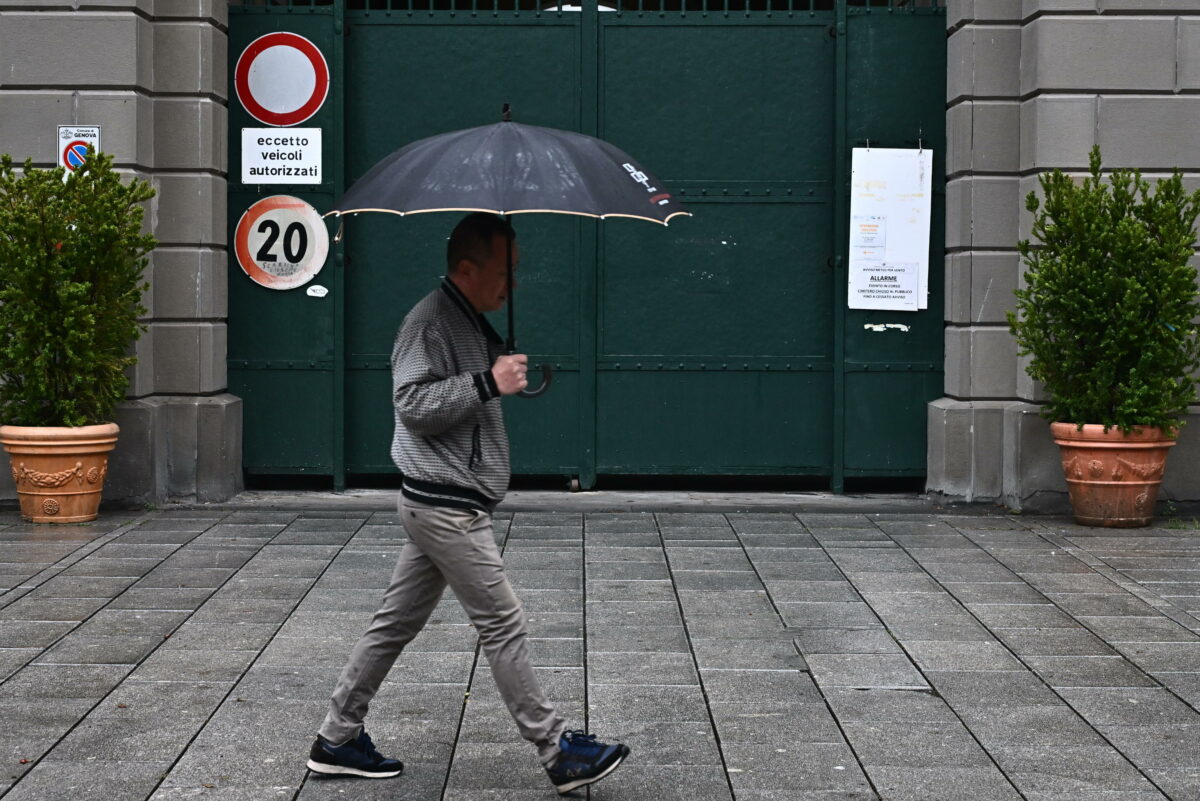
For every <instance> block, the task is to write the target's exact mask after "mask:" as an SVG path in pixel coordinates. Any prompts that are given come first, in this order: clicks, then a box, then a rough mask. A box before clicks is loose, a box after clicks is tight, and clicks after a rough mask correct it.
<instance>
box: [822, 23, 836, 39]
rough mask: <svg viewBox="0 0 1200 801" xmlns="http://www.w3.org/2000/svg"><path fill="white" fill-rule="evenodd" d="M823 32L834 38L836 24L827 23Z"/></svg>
mask: <svg viewBox="0 0 1200 801" xmlns="http://www.w3.org/2000/svg"><path fill="white" fill-rule="evenodd" d="M825 33H827V34H829V38H830V39H836V38H837V35H838V32H837V26H836V25H829V26H827V27H826V28H825Z"/></svg>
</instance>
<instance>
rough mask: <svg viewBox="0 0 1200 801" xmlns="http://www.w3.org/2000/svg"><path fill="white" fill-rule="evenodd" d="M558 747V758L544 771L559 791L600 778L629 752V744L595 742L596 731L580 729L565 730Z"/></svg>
mask: <svg viewBox="0 0 1200 801" xmlns="http://www.w3.org/2000/svg"><path fill="white" fill-rule="evenodd" d="M558 747H559V749H560V753H559V755H558V758H557V759H556V760H554V764H552V765H551V766H550V767H548V768H546V773H548V774H549V775H550V781H552V782H554V789H555V790H558V794H559V795H562V794H563V793H569V792H571V791H572V790H574V789H576V788H578V787H583V786H584V785H585V784H591V783H593V782H598V781H600V780H601V779H603V778H604V777H605V776H607V775H608V774H610V773H612V772H613V771H614V770H616V769H617V766H618V765H620V764H621V760H623V759H624V758H625V757H627V756H629V746H627V745H622V744H621V743H612V744H609V743H600V742H596V735H594V734H584V733H583V732H582V731H569V732H565V733H564V734H563V736H562V739H560V740H559V741H558Z"/></svg>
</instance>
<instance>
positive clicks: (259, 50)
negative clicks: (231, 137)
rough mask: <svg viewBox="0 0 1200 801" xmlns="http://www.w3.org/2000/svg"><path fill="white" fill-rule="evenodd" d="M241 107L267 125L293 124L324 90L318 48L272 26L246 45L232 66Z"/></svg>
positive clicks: (316, 105)
mask: <svg viewBox="0 0 1200 801" xmlns="http://www.w3.org/2000/svg"><path fill="white" fill-rule="evenodd" d="M233 86H234V91H236V92H237V96H238V100H239V101H241V103H242V107H243V108H244V109H246V111H247V112H248V113H249V114H250V116H252V117H254V119H256V120H258V121H259V122H263V123H266V124H267V125H276V126H287V125H299V124H300V123H302V122H304V121H305V120H307V119H308V118H309V117H311V116H312V115H314V114H316V113H317V110H318V109H320V108H321V106H322V104H324V102H325V97H326V96H327V95H328V94H329V65H328V64H327V63H326V62H325V56H324V55H323V54H322V53H321V51H320V49H319V48H318V47H317V46H316V45H315V44H313V43H312V42H310V41H309V40H308V39H305V38H304V37H303V36H300V35H299V34H296V33H289V32H286V31H278V32H276V33H268V34H266V35H265V36H260V37H258V38H257V39H255V40H254V41H253V42H251V43H250V44H249V45H247V46H246V49H245V50H243V51H242V54H241V56H239V57H238V61H237V66H236V67H235V68H234V71H233Z"/></svg>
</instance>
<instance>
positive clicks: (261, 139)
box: [242, 128, 321, 184]
mask: <svg viewBox="0 0 1200 801" xmlns="http://www.w3.org/2000/svg"><path fill="white" fill-rule="evenodd" d="M242 183H243V184H319V183H321V129H320V128H243V129H242Z"/></svg>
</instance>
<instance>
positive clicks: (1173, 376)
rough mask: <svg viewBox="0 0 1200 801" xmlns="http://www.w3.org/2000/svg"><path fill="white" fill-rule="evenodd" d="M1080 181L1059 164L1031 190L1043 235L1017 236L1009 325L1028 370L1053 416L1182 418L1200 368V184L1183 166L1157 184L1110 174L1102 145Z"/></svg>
mask: <svg viewBox="0 0 1200 801" xmlns="http://www.w3.org/2000/svg"><path fill="white" fill-rule="evenodd" d="M1090 167H1091V170H1090V173H1091V174H1090V175H1089V176H1088V177H1087V178H1085V179H1084V180H1083V181H1082V183H1076V182H1075V181H1074V180H1073V179H1072V178H1070V177H1069V176H1067V175H1064V174H1063V173H1062V172H1061V171H1059V170H1055V171H1053V172H1051V173H1044V174H1042V175H1041V176H1040V178H1039V180H1040V183H1041V187H1042V191H1043V194H1044V196H1045V197H1044V200H1043V201H1042V202H1040V203H1039V201H1038V199H1037V197H1036V196H1035V195H1034V194H1033V193H1030V195H1029V197H1028V198H1027V199H1026V203H1025V205H1026V208H1028V209H1029V210H1030V211H1032V212H1034V222H1033V237H1034V238H1035V239H1036V240H1037V241H1038V244H1036V245H1034V244H1030V242H1029V241H1028V240H1024V241H1022V242H1020V243H1019V245H1018V250H1019V251H1020V253H1021V256H1022V259H1023V262H1024V264H1025V267H1026V272H1025V284H1026V288H1025V289H1019V290H1017V293H1016V294H1017V312H1016V314H1013V313H1011V312H1010V313H1009V315H1008V322H1009V326H1010V328H1011V330H1012V332H1013V333H1014V334H1015V335H1016V338H1017V345H1018V347H1019V348H1020V354H1021V355H1022V356H1026V355H1029V356H1032V361H1031V362H1030V364H1029V367H1028V368H1027V372H1028V373H1029V375H1030V376H1032V377H1033V378H1034V379H1036V380H1038V381H1041V382H1042V383H1043V384H1044V385H1045V388H1046V392H1047V394H1048V395H1049V400H1048V401H1047V403H1046V405H1045V407H1044V409H1043V415H1044V416H1045V417H1047V418H1049V419H1050V420H1052V421H1056V422H1066V423H1078V424H1080V425H1082V424H1084V423H1094V424H1102V425H1104V426H1105V428H1106V429H1108V428H1112V427H1114V426H1115V427H1118V428H1120V429H1121V430H1122V431H1124V432H1126V433H1129V432H1130V431H1131V430H1132V429H1133V428H1134V427H1135V426H1158V427H1161V428H1163V429H1165V430H1174V429H1177V428H1178V427H1179V426H1180V425H1182V424H1183V418H1184V414H1185V413H1186V411H1187V406H1188V404H1189V403H1191V402H1192V401H1194V400H1195V399H1196V387H1195V383H1194V381H1193V378H1192V373H1193V371H1194V370H1196V369H1197V367H1198V366H1200V343H1198V336H1197V326H1196V320H1197V317H1198V315H1200V304H1198V303H1197V300H1196V270H1195V268H1193V267H1191V266H1189V264H1188V259H1189V258H1190V257H1191V256H1192V253H1193V247H1194V245H1195V243H1196V232H1195V227H1194V226H1195V223H1196V217H1197V214H1198V213H1200V191H1198V192H1195V193H1193V194H1190V195H1189V194H1186V193H1185V192H1184V190H1183V181H1182V178H1181V176H1180V174H1179V173H1178V172H1176V173H1175V174H1174V175H1173V176H1172V177H1171V178H1168V179H1164V180H1159V181H1158V182H1157V184H1156V186H1155V190H1154V192H1153V193H1151V192H1150V185H1149V183H1148V182H1147V181H1145V180H1143V179H1142V176H1141V173H1140V171H1137V170H1115V171H1114V172H1113V173H1112V175H1111V177H1110V180H1109V182H1108V183H1106V182H1105V181H1104V180H1102V178H1101V175H1100V149H1099V148H1098V147H1094V148H1092V152H1091V158H1090Z"/></svg>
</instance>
